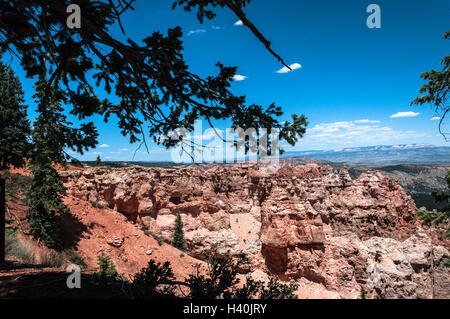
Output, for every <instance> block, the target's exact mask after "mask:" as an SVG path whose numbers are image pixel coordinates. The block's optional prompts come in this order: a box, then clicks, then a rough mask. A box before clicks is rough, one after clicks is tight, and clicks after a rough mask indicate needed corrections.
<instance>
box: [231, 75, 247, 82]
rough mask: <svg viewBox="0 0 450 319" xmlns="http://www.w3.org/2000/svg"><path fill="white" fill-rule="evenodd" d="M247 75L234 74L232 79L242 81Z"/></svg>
mask: <svg viewBox="0 0 450 319" xmlns="http://www.w3.org/2000/svg"><path fill="white" fill-rule="evenodd" d="M247 78H248V77H247V76H245V75H240V74H236V75H235V76H233V81H237V82H239V81H244V80H245V79H247Z"/></svg>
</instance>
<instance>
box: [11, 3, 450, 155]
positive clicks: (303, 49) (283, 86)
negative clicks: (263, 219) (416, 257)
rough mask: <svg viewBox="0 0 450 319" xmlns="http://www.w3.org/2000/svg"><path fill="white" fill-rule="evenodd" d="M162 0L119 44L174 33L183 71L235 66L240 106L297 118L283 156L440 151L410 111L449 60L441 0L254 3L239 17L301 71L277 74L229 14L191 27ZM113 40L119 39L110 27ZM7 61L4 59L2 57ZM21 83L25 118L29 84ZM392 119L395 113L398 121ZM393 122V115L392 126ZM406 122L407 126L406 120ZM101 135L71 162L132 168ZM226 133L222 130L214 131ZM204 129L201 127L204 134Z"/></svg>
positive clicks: (188, 18)
mask: <svg viewBox="0 0 450 319" xmlns="http://www.w3.org/2000/svg"><path fill="white" fill-rule="evenodd" d="M171 2H172V1H167V0H152V1H143V0H138V1H137V4H136V6H135V7H136V10H135V11H131V12H129V13H127V14H126V15H125V16H124V17H123V24H124V27H125V29H126V31H127V33H126V37H129V38H132V39H134V40H140V39H142V38H144V37H145V36H147V35H149V34H151V33H152V32H153V31H155V30H160V31H162V32H166V31H167V29H168V28H170V27H174V26H177V25H179V26H181V27H182V28H183V31H184V41H185V42H184V47H185V51H184V55H185V59H186V61H187V62H188V64H189V65H190V68H191V71H193V72H196V73H198V74H200V75H203V76H206V75H209V74H215V73H216V71H217V68H216V67H215V66H214V65H215V63H216V62H218V61H220V62H222V63H224V64H225V65H227V66H238V74H239V75H241V76H242V77H240V78H238V80H240V81H235V82H234V83H233V87H232V90H233V92H234V93H235V94H236V95H246V96H247V102H248V103H256V104H261V105H268V104H270V103H272V102H275V103H276V104H277V105H280V106H282V108H283V110H284V112H285V116H283V118H281V120H282V121H283V120H288V119H289V118H290V114H292V113H297V114H305V115H306V116H307V117H308V121H309V126H308V132H307V134H306V136H305V137H304V138H303V139H302V140H301V141H300V142H299V143H298V144H297V145H296V146H295V147H288V148H286V149H287V150H290V151H292V150H312V149H340V148H343V147H356V146H369V145H380V144H410V143H431V144H435V145H447V146H449V144H448V143H445V141H444V139H443V137H442V136H440V135H438V121H437V120H431V118H433V117H434V112H433V110H432V108H431V107H430V106H422V107H418V106H414V107H411V106H410V102H411V101H412V100H413V99H414V98H415V97H416V96H417V95H418V90H419V88H420V87H421V85H422V84H423V82H422V80H421V79H420V77H419V75H420V74H421V73H422V72H424V71H427V70H429V69H433V68H438V67H439V62H440V60H441V59H442V57H444V56H445V55H447V54H448V53H449V49H450V41H448V40H447V41H445V40H443V39H442V34H443V33H444V32H445V31H446V30H449V29H450V23H449V21H450V2H449V1H446V0H421V1H411V0H409V1H406V0H395V1H393V0H387V1H380V0H372V1H361V0H348V1H334V0H327V1H324V0H317V1H299V0H283V1H277V2H275V1H269V0H253V1H252V2H251V3H250V5H249V6H248V7H246V8H245V12H246V14H247V16H248V18H249V19H250V20H251V21H252V22H253V23H254V24H255V25H256V26H257V27H258V28H259V29H260V31H261V32H262V33H263V34H264V35H265V36H266V38H268V39H269V40H270V41H272V48H273V49H274V50H275V51H276V52H277V53H279V54H280V55H281V56H282V57H283V58H284V59H285V61H286V62H287V63H288V64H294V63H297V64H299V65H301V68H299V69H297V70H295V71H292V72H288V73H277V72H276V71H278V70H280V69H281V68H282V65H281V64H280V63H278V61H277V60H276V59H275V58H274V57H273V56H272V55H270V53H269V52H268V51H266V50H265V49H264V47H263V45H262V44H261V43H260V42H259V41H258V40H257V39H256V38H255V36H254V35H253V34H252V33H251V32H250V30H249V29H247V28H246V27H245V26H239V25H235V23H236V22H237V21H238V18H236V16H234V14H233V13H232V12H230V11H228V10H225V9H223V10H221V9H218V10H217V17H216V18H215V19H214V20H212V21H205V23H204V24H200V23H199V22H198V20H197V19H196V16H195V13H194V12H192V13H187V12H184V11H183V10H182V9H181V8H178V9H176V10H175V11H172V10H171ZM371 3H376V4H378V5H379V6H380V8H381V28H380V29H369V28H368V27H367V25H366V19H367V17H368V16H369V13H367V12H366V8H367V6H368V5H369V4H371ZM112 31H113V33H114V34H115V35H116V36H118V37H121V38H123V36H122V35H121V33H120V30H119V29H118V28H117V27H115V28H113V29H112ZM4 59H5V60H6V58H4ZM13 68H14V70H15V71H16V73H17V74H18V75H19V76H20V78H21V80H22V82H23V86H24V89H25V91H26V97H27V102H28V104H29V105H30V116H31V117H33V115H34V112H33V110H34V109H35V104H34V102H33V100H32V99H31V96H32V94H33V89H32V84H33V80H30V79H24V77H23V72H22V71H21V70H20V68H19V67H17V65H16V63H13ZM398 113H399V114H398ZM395 114H397V116H395V117H392V116H393V115H395ZM408 115H409V117H406V116H408ZM94 120H95V122H96V124H97V125H98V129H99V132H100V136H99V146H98V147H97V148H96V149H94V150H91V151H89V152H88V153H86V154H85V155H84V156H77V157H78V158H80V159H83V160H92V159H95V157H96V156H97V155H99V154H100V156H101V157H102V159H104V160H132V158H133V154H134V151H135V150H136V148H137V145H136V144H135V145H130V144H129V143H128V138H126V137H123V136H121V134H120V132H119V130H118V129H117V127H116V125H115V121H114V120H113V121H110V122H108V123H103V121H102V120H101V118H100V117H95V118H94ZM215 124H216V125H217V127H218V128H220V129H225V128H226V127H228V126H229V123H227V122H226V121H224V122H217V123H215ZM205 126H206V125H205ZM143 151H144V150H143V149H141V151H139V152H138V153H137V154H136V156H135V158H134V160H144V161H159V160H170V151H165V150H162V149H161V148H160V147H158V146H156V145H151V151H150V154H147V153H146V152H143Z"/></svg>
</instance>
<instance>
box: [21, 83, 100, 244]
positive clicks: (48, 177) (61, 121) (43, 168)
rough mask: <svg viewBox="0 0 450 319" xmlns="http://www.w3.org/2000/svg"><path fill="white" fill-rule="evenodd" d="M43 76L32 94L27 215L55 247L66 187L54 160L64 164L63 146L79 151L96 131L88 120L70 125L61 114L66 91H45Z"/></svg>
mask: <svg viewBox="0 0 450 319" xmlns="http://www.w3.org/2000/svg"><path fill="white" fill-rule="evenodd" d="M46 83H47V82H46V80H45V79H41V80H40V81H39V82H38V84H37V86H36V91H37V93H36V94H35V95H34V98H35V99H36V102H37V103H38V113H39V116H38V117H37V118H36V121H35V122H34V125H33V131H32V134H31V136H32V141H33V149H32V154H31V162H30V166H31V171H32V175H33V181H32V183H31V189H30V191H29V192H28V195H27V201H28V206H29V214H28V219H29V222H30V226H31V232H32V234H33V236H34V237H35V238H36V239H40V240H43V241H44V242H45V244H46V245H47V246H48V247H57V246H58V244H59V240H58V227H57V224H56V220H55V217H56V216H57V215H60V214H63V213H64V212H66V211H67V207H66V206H65V205H64V203H63V202H62V200H61V196H63V195H65V194H66V189H65V187H64V185H63V183H62V181H61V179H60V177H59V175H58V172H57V170H56V169H55V165H56V164H58V163H59V164H66V159H67V158H68V155H66V153H65V150H64V148H65V147H69V148H72V149H73V150H77V151H80V152H82V151H83V149H87V148H88V147H89V146H91V147H92V146H94V145H95V143H96V141H95V140H96V137H97V132H96V131H95V130H94V129H93V127H92V126H91V125H89V124H87V125H82V127H81V128H80V129H74V128H71V127H69V126H68V125H69V124H70V123H69V122H68V121H67V119H66V116H65V115H64V114H63V110H64V109H63V107H62V103H64V102H65V101H66V96H65V93H64V92H63V91H61V90H59V89H58V88H56V87H53V88H51V89H50V90H49V91H47V87H46Z"/></svg>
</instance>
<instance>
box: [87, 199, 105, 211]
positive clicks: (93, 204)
mask: <svg viewBox="0 0 450 319" xmlns="http://www.w3.org/2000/svg"><path fill="white" fill-rule="evenodd" d="M89 202H90V203H91V205H92V207H95V208H100V209H109V207H106V206H105V205H102V204H100V203H98V202H95V201H93V200H91V201H89Z"/></svg>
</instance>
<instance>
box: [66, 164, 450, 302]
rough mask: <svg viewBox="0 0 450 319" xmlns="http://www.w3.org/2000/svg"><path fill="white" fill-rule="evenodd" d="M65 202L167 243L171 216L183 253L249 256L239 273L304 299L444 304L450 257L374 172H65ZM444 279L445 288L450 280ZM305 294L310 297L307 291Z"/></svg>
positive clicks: (395, 187) (403, 198) (406, 200)
mask: <svg viewBox="0 0 450 319" xmlns="http://www.w3.org/2000/svg"><path fill="white" fill-rule="evenodd" d="M61 177H62V179H63V181H64V183H65V185H66V187H67V189H68V192H69V194H70V195H72V196H75V197H78V198H80V199H83V200H87V201H91V202H95V203H98V204H100V205H104V206H107V207H109V208H111V209H114V210H116V211H119V212H121V213H123V214H124V215H126V216H127V218H128V219H129V220H132V221H135V222H136V223H138V224H140V225H141V226H142V227H144V228H145V229H146V230H148V231H149V232H151V233H153V234H155V235H157V236H159V237H160V238H162V239H163V240H165V241H167V242H170V241H171V239H172V233H173V228H174V222H175V218H176V214H177V212H179V213H180V214H181V217H182V220H183V224H184V226H183V230H184V238H185V244H186V247H187V253H188V254H189V255H191V256H193V257H195V258H198V259H202V260H204V259H207V258H209V257H212V256H215V257H232V258H240V257H245V259H244V260H246V261H247V262H240V263H239V267H240V272H242V273H244V274H247V275H249V276H253V275H255V274H259V275H260V274H261V273H264V274H266V275H269V276H277V277H278V278H279V279H281V280H285V281H296V282H298V283H299V285H300V290H301V291H300V290H299V295H300V296H301V297H310V296H313V297H314V296H315V297H318V296H324V297H332V298H336V297H342V298H358V297H359V295H360V290H361V287H363V288H364V289H365V290H366V291H367V292H368V296H369V297H381V298H437V297H447V298H449V297H450V285H449V282H448V279H446V278H447V277H448V276H447V275H448V271H447V272H446V271H444V270H442V267H440V266H439V265H440V263H441V262H442V260H444V259H445V258H448V256H449V252H448V250H447V249H446V248H445V247H443V246H435V245H433V244H432V242H431V239H430V238H429V236H428V235H427V234H426V233H425V232H424V230H423V229H422V227H421V225H420V223H419V222H418V220H417V218H416V217H415V215H414V212H415V211H416V210H417V209H416V206H415V204H414V201H413V200H412V199H411V197H410V196H408V195H407V194H406V193H405V191H404V190H403V189H402V187H401V186H400V185H399V184H398V183H397V182H396V181H393V180H389V179H388V178H387V177H385V176H383V175H381V174H380V173H379V172H377V171H368V172H367V173H365V174H362V175H361V176H360V177H359V178H358V179H356V180H352V179H351V177H350V175H349V174H348V171H347V169H346V168H345V166H343V167H342V168H341V170H340V171H339V172H335V171H333V169H332V168H331V167H330V166H319V165H316V164H308V165H305V166H289V165H285V166H280V167H273V166H264V165H248V166H234V167H221V166H216V167H214V168H211V169H207V170H205V169H202V167H201V166H198V167H197V166H191V167H188V168H184V169H180V170H169V169H161V168H142V167H131V168H118V169H106V168H89V169H85V170H79V171H65V172H61ZM446 280H447V281H446ZM308 292H310V293H308Z"/></svg>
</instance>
